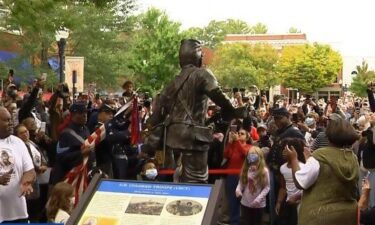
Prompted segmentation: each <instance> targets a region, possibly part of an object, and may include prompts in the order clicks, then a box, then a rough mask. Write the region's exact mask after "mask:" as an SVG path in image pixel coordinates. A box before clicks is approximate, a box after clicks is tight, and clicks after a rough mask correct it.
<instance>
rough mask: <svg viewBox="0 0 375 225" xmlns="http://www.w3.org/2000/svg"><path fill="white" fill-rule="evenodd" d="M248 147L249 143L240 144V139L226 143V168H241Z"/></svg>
mask: <svg viewBox="0 0 375 225" xmlns="http://www.w3.org/2000/svg"><path fill="white" fill-rule="evenodd" d="M250 148H251V145H249V144H247V143H243V144H242V143H241V142H240V141H234V142H232V143H228V144H227V146H226V147H225V150H224V158H227V159H228V166H227V168H228V169H241V168H242V164H243V161H244V160H245V158H246V155H247V152H248V151H249V149H250Z"/></svg>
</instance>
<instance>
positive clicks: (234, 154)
mask: <svg viewBox="0 0 375 225" xmlns="http://www.w3.org/2000/svg"><path fill="white" fill-rule="evenodd" d="M250 141H251V139H250V134H249V132H248V131H247V130H245V129H243V128H240V129H239V130H238V132H237V126H236V125H232V126H231V131H230V132H229V140H228V144H227V145H226V146H225V150H224V158H225V159H227V160H228V162H227V167H226V168H227V169H238V174H233V175H228V176H227V177H226V180H225V193H226V195H227V199H228V202H229V212H230V223H229V224H238V223H239V219H240V200H239V199H238V198H237V197H236V188H237V184H238V181H239V174H240V169H241V167H242V164H243V161H244V160H245V158H246V155H247V153H248V152H249V150H250V148H251V144H250Z"/></svg>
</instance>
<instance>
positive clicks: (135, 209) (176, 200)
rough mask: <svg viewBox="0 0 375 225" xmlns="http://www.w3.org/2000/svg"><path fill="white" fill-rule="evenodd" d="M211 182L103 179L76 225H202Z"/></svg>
mask: <svg viewBox="0 0 375 225" xmlns="http://www.w3.org/2000/svg"><path fill="white" fill-rule="evenodd" d="M211 191H212V186H211V185H186V184H183V185H181V184H174V183H149V182H136V181H134V182H132V181H113V180H111V181H109V180H103V181H101V182H100V183H99V186H98V189H97V191H96V192H95V194H94V195H93V197H92V198H91V201H90V202H89V204H88V205H87V207H86V209H85V210H84V212H83V214H82V216H81V218H80V220H79V222H78V224H79V225H95V224H101V225H126V224H131V225H171V224H173V225H201V224H202V221H203V217H204V214H205V211H206V208H207V203H208V200H209V197H210V195H211Z"/></svg>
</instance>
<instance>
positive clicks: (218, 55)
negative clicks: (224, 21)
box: [211, 43, 278, 89]
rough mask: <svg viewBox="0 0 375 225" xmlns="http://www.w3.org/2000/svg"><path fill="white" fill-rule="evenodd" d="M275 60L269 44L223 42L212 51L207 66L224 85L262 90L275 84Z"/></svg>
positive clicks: (275, 57)
mask: <svg viewBox="0 0 375 225" xmlns="http://www.w3.org/2000/svg"><path fill="white" fill-rule="evenodd" d="M277 60H278V55H277V51H276V50H275V49H274V48H272V46H270V45H265V44H256V45H250V44H245V43H234V44H225V45H221V46H220V47H218V49H217V50H216V51H215V56H214V59H213V62H212V66H211V68H212V70H213V72H214V73H215V75H216V76H217V78H218V80H219V82H220V83H221V84H222V85H225V86H226V87H244V88H246V87H249V86H250V85H256V86H258V87H259V88H261V89H263V88H267V87H271V86H274V85H276V84H277V83H278V79H277V74H276V63H277Z"/></svg>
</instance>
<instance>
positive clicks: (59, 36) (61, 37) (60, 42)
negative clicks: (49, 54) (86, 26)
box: [55, 30, 69, 83]
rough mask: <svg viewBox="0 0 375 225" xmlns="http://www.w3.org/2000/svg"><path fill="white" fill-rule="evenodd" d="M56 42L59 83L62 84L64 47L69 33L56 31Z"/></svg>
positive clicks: (63, 77)
mask: <svg viewBox="0 0 375 225" xmlns="http://www.w3.org/2000/svg"><path fill="white" fill-rule="evenodd" d="M55 36H56V41H57V46H58V48H59V82H60V83H63V82H64V81H65V74H64V70H65V53H64V52H65V45H66V39H67V38H68V37H69V32H68V31H67V30H59V31H56V35H55Z"/></svg>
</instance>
